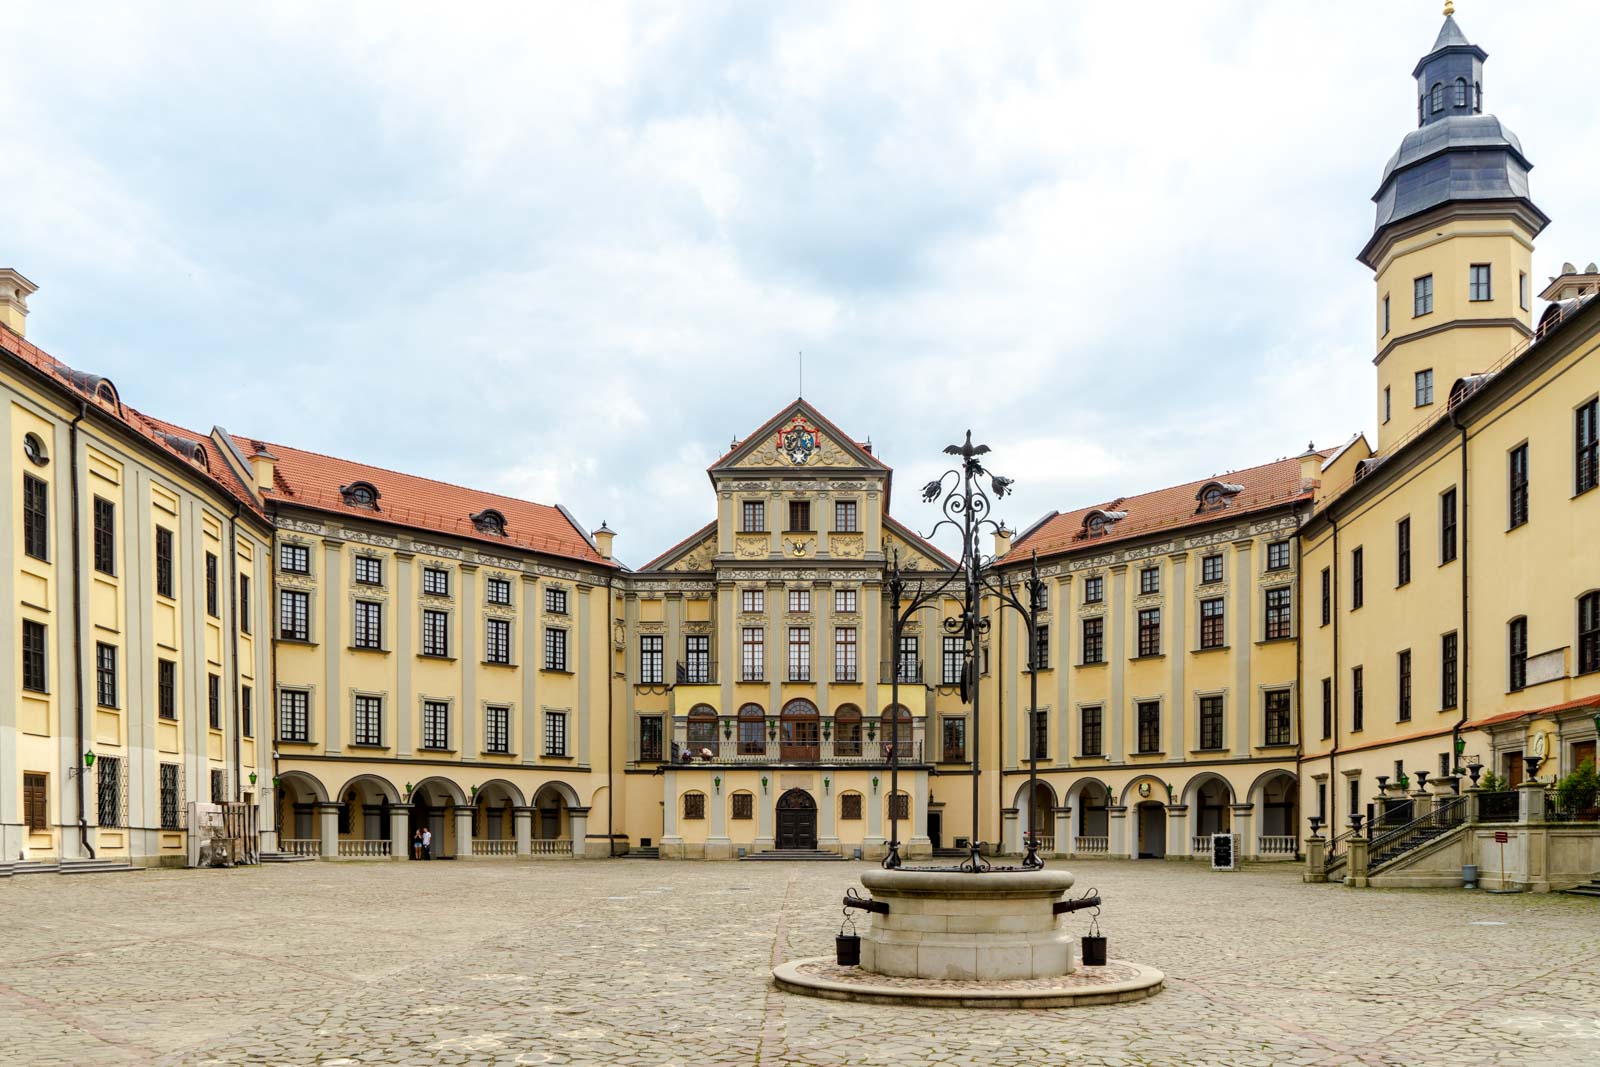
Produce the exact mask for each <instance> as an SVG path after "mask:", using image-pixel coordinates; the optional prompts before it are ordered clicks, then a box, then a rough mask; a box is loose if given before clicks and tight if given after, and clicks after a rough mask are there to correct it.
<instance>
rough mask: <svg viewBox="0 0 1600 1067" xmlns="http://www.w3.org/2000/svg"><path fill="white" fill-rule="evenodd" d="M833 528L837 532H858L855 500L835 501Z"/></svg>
mask: <svg viewBox="0 0 1600 1067" xmlns="http://www.w3.org/2000/svg"><path fill="white" fill-rule="evenodd" d="M833 529H834V531H835V532H836V533H858V532H860V531H859V528H858V527H857V526H856V502H855V501H854V500H835V501H834V502H833Z"/></svg>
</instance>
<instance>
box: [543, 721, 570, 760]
mask: <svg viewBox="0 0 1600 1067" xmlns="http://www.w3.org/2000/svg"><path fill="white" fill-rule="evenodd" d="M544 754H545V755H546V756H565V755H566V754H567V713H566V712H564V711H547V712H545V713H544Z"/></svg>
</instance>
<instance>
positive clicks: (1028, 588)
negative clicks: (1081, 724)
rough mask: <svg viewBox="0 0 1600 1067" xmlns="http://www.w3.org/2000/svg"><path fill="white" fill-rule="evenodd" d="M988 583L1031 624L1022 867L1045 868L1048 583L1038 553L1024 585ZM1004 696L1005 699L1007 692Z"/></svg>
mask: <svg viewBox="0 0 1600 1067" xmlns="http://www.w3.org/2000/svg"><path fill="white" fill-rule="evenodd" d="M985 577H986V578H987V577H988V576H985ZM986 584H988V585H990V586H992V591H993V593H994V594H995V596H996V597H997V598H998V599H999V601H1000V604H1001V606H1002V607H1008V608H1010V609H1011V610H1012V611H1015V612H1017V613H1018V614H1020V615H1021V616H1022V618H1023V621H1024V622H1026V623H1027V625H1028V647H1027V655H1028V658H1027V663H1028V836H1027V837H1026V838H1025V840H1024V843H1025V852H1024V855H1023V857H1022V865H1023V866H1024V867H1029V868H1032V867H1043V866H1044V861H1043V860H1041V859H1040V858H1039V828H1038V827H1037V826H1035V825H1034V803H1035V802H1036V800H1037V799H1038V794H1039V746H1038V745H1036V744H1034V730H1035V729H1037V722H1036V717H1037V716H1038V714H1039V670H1040V667H1041V666H1042V664H1041V663H1040V662H1039V661H1040V659H1041V658H1042V657H1041V656H1040V655H1039V609H1040V607H1041V604H1040V601H1041V600H1043V598H1044V580H1043V579H1042V578H1040V577H1039V554H1038V553H1037V552H1035V553H1033V555H1032V556H1031V557H1030V559H1029V563H1028V576H1027V577H1026V578H1023V579H1022V580H1021V581H1020V582H1019V581H1016V580H1014V579H1011V578H1006V579H1004V580H1003V581H998V582H996V581H994V580H993V579H992V578H989V579H988V581H987V582H986ZM1019 590H1020V591H1021V592H1022V593H1023V594H1024V595H1025V596H1026V597H1027V603H1026V604H1024V603H1023V599H1022V597H1019V596H1018V595H1017V593H1018V591H1019ZM1001 696H1002V699H1003V697H1004V693H1002V694H1001Z"/></svg>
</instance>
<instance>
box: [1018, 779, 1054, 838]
mask: <svg viewBox="0 0 1600 1067" xmlns="http://www.w3.org/2000/svg"><path fill="white" fill-rule="evenodd" d="M1012 803H1013V806H1014V807H1016V809H1017V811H1018V812H1019V813H1021V815H1022V819H1023V822H1022V826H1021V828H1020V832H1022V833H1024V834H1026V833H1028V832H1030V831H1031V832H1033V833H1035V834H1041V835H1043V836H1045V837H1054V836H1055V832H1056V813H1055V808H1056V791H1055V790H1054V789H1052V788H1051V787H1050V783H1049V782H1044V781H1040V782H1037V783H1035V784H1034V787H1033V790H1032V793H1031V795H1030V793H1029V789H1028V783H1027V782H1026V781H1024V782H1023V783H1022V784H1021V785H1020V786H1018V787H1017V796H1016V799H1015V800H1014V801H1013V802H1012Z"/></svg>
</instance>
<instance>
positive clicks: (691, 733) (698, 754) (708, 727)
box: [685, 704, 717, 759]
mask: <svg viewBox="0 0 1600 1067" xmlns="http://www.w3.org/2000/svg"><path fill="white" fill-rule="evenodd" d="M685 741H686V744H687V747H688V750H689V752H688V755H689V758H691V759H700V758H703V756H704V754H705V751H706V750H708V749H709V750H710V751H711V752H716V751H717V713H716V710H715V709H714V708H712V706H711V705H710V704H696V705H695V706H694V707H692V708H690V709H689V730H688V736H687V737H686V739H685Z"/></svg>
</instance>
